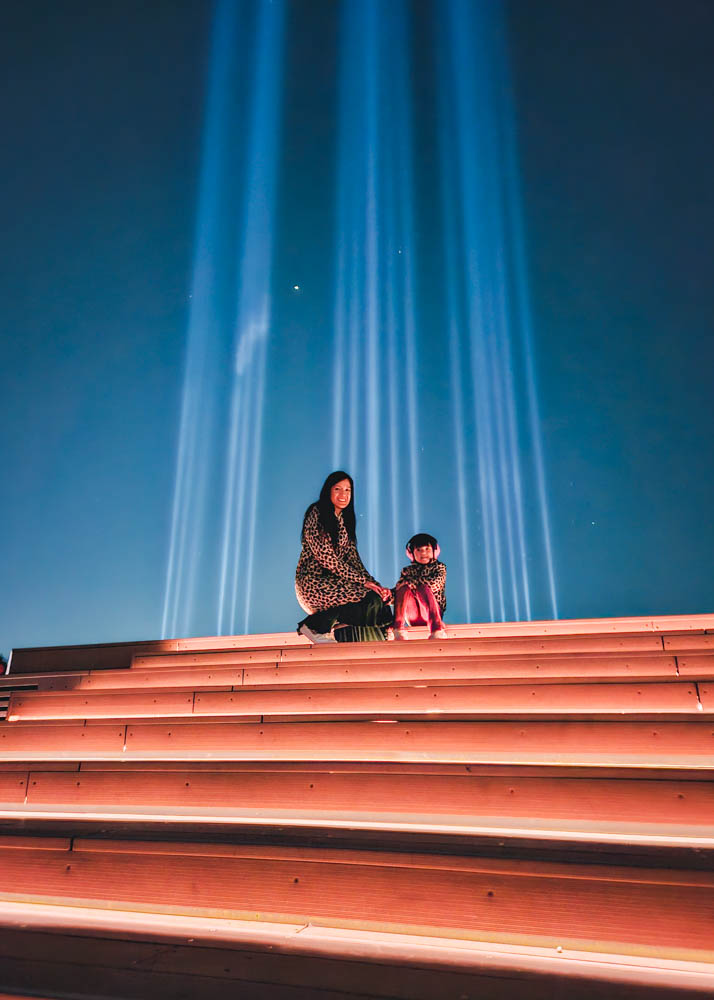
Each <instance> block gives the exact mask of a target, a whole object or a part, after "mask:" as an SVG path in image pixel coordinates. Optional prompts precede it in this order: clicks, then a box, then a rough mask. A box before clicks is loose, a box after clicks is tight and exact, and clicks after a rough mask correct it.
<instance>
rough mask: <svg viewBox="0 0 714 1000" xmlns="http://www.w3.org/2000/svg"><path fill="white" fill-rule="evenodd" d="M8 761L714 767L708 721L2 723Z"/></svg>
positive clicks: (0, 738)
mask: <svg viewBox="0 0 714 1000" xmlns="http://www.w3.org/2000/svg"><path fill="white" fill-rule="evenodd" d="M0 754H1V755H2V759H3V760H5V761H13V760H15V761H53V762H62V761H88V762H89V761H112V760H114V761H117V760H119V761H122V760H137V761H201V760H214V761H250V760H271V761H293V762H299V761H335V762H339V761H355V762H359V761H365V762H370V761H384V762H389V761H394V762H405V763H406V762H410V761H412V762H427V761H428V762H430V763H433V764H451V763H462V764H496V765H518V764H528V765H532V766H537V765H550V764H562V765H563V766H567V765H571V766H573V765H577V766H593V767H608V768H622V767H634V768H640V767H641V768H652V769H656V770H662V769H664V770H667V769H669V768H673V769H674V768H680V769H681V768H691V769H702V768H704V769H710V768H714V727H712V725H711V724H708V723H706V722H702V721H697V722H686V723H685V722H663V721H658V722H656V723H652V722H634V721H619V722H575V721H567V720H563V721H559V722H552V721H529V722H507V721H500V722H444V721H431V722H399V721H394V722H387V721H385V722H335V723H329V724H325V723H319V722H318V723H315V722H303V723H299V722H298V723H294V722H280V723H263V724H255V723H248V722H232V721H221V722H200V721H198V720H196V721H188V722H187V721H174V722H161V723H160V722H154V723H142V722H136V723H130V724H128V725H119V724H114V725H111V724H105V723H102V722H98V723H97V724H94V725H82V724H76V723H72V722H66V723H65V724H57V723H46V724H45V723H34V722H32V723H2V724H0Z"/></svg>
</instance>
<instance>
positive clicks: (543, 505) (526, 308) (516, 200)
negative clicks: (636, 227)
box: [498, 46, 558, 618]
mask: <svg viewBox="0 0 714 1000" xmlns="http://www.w3.org/2000/svg"><path fill="white" fill-rule="evenodd" d="M503 51H504V62H503V63H502V72H501V76H500V78H499V81H498V82H499V88H500V90H499V93H500V96H501V101H502V104H503V105H504V106H505V107H506V108H508V109H509V110H511V111H512V107H511V104H512V101H511V98H510V88H509V85H508V82H507V69H508V67H507V63H506V55H505V54H506V53H507V49H506V46H503ZM513 122H514V116H513V114H512V113H511V114H505V115H504V116H503V117H502V119H501V136H502V143H503V149H504V160H505V171H504V175H505V182H506V190H507V194H508V198H507V205H508V208H509V221H510V227H511V233H512V239H513V247H514V270H515V280H516V287H517V299H518V307H519V321H520V323H519V326H520V331H521V339H522V344H523V356H524V365H525V382H526V394H527V400H528V422H529V429H530V437H531V443H532V448H533V458H534V467H535V476H536V492H537V496H538V508H539V513H540V522H541V532H542V536H543V545H544V551H545V560H546V572H547V577H548V592H549V596H550V604H551V612H552V615H553V618H557V617H558V600H557V593H556V585H555V564H554V558H553V543H552V538H551V530H550V515H549V509H548V497H547V491H546V485H545V461H544V457H543V442H542V435H541V421H540V406H539V403H538V391H537V380H536V371H535V352H534V347H533V340H534V338H533V324H532V320H531V313H530V289H529V284H528V268H527V264H526V245H525V235H524V234H525V226H524V222H523V209H522V205H521V200H520V190H519V170H518V158H517V154H516V137H515V128H514V124H513Z"/></svg>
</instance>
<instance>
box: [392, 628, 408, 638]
mask: <svg viewBox="0 0 714 1000" xmlns="http://www.w3.org/2000/svg"><path fill="white" fill-rule="evenodd" d="M406 637H407V630H406V629H405V628H397V626H396V625H395V626H394V638H395V639H406Z"/></svg>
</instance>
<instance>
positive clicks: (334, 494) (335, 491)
mask: <svg viewBox="0 0 714 1000" xmlns="http://www.w3.org/2000/svg"><path fill="white" fill-rule="evenodd" d="M351 499H352V487H351V486H350V481H349V479H340V481H339V482H338V483H335V485H334V486H333V487H332V489H331V490H330V500H331V501H332V506H333V507H334V508H335V514H339V513H340V511H342V510H344V509H345V508H346V507H349V505H350V500H351Z"/></svg>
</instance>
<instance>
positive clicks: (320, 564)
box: [295, 504, 376, 615]
mask: <svg viewBox="0 0 714 1000" xmlns="http://www.w3.org/2000/svg"><path fill="white" fill-rule="evenodd" d="M336 516H337V522H338V525H339V536H338V544H337V549H336V550H335V547H334V546H333V544H332V539H331V538H330V536H329V534H328V533H327V532H326V531H325V529H324V528H323V527H322V524H321V523H320V516H319V513H318V509H317V504H315V505H314V506H313V507H312V508H311V509H310V511H309V513H308V515H307V518H306V519H305V528H304V531H303V539H302V552H301V553H300V559H299V560H298V564H297V569H296V571H295V594H296V596H297V599H298V603H299V605H300V607H301V608H302V609H303V611H306V612H307V613H308V614H311V615H312V614H315V612H316V611H326V610H327V609H328V608H336V607H339V605H340V604H352V603H353V602H355V601H361V600H362V598H363V597H364V595H365V594H366V593H367V591H366V590H365V586H364V584H365V581H366V580H371V581H372V582H375V583H376V581H375V579H374V577H373V576H370V574H369V573H368V572H367V570H366V569H365V568H364V565H363V564H362V560H361V559H360V557H359V552H358V551H357V546H356V545H355V543H354V542H353V541H350V538H349V535H348V534H347V528H345V526H344V523H343V521H342V511H340V512H339V514H337V515H336Z"/></svg>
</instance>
